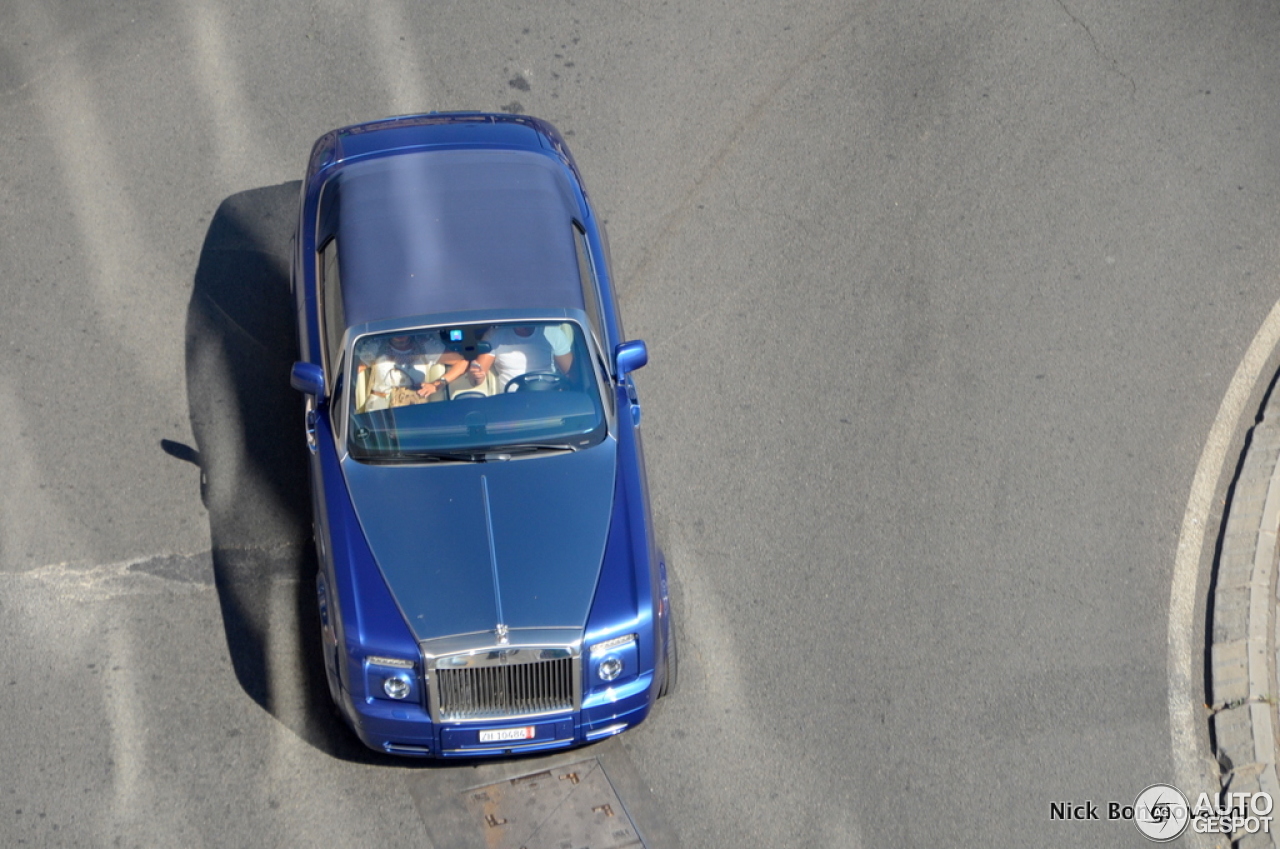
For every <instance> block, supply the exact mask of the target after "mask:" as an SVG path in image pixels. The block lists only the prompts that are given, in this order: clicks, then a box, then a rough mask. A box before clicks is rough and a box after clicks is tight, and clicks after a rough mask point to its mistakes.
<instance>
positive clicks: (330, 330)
mask: <svg viewBox="0 0 1280 849" xmlns="http://www.w3.org/2000/svg"><path fill="white" fill-rule="evenodd" d="M320 301H321V309H320V315H321V321H323V322H324V328H323V330H322V331H321V332H322V333H323V335H324V341H325V347H326V351H325V364H326V366H327V367H326V369H325V370H326V371H327V372H328V373H329V375H330V379H331V380H332V378H333V376H334V374H335V372H336V371H337V369H336V365H337V359H338V356H339V355H340V354H341V351H342V333H343V331H344V330H346V329H347V326H346V321H345V316H344V312H343V309H342V281H341V280H340V279H339V274H338V240H337V239H336V238H333V239H330V240H329V241H327V242H325V244H324V247H323V248H321V249H320ZM330 388H331V389H332V385H331V386H330Z"/></svg>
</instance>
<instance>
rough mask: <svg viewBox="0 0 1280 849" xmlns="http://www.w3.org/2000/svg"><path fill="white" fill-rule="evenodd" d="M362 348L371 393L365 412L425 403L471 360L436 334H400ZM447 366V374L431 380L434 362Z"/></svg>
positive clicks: (365, 343)
mask: <svg viewBox="0 0 1280 849" xmlns="http://www.w3.org/2000/svg"><path fill="white" fill-rule="evenodd" d="M362 345H363V347H362V349H361V350H360V352H359V356H360V359H361V360H362V362H361V363H360V365H359V367H358V371H359V372H366V371H367V372H368V378H367V379H368V387H369V397H368V400H367V401H366V402H365V404H364V407H363V408H362V410H361V411H362V412H367V411H370V410H385V409H386V408H388V407H400V406H404V405H405V404H421V403H423V402H424V401H426V400H428V399H429V398H430V397H431V395H432V394H434V393H435V392H437V391H439V390H440V389H441V388H442V387H443V386H444V385H445V384H446V383H448V382H449V381H450V380H453V379H455V378H458V377H461V376H462V373H463V372H464V371H466V369H467V361H466V360H464V359H463V358H462V357H461V356H460V355H459V354H457V353H454V352H453V351H447V350H445V347H444V343H443V342H442V341H440V339H439V338H437V337H436V336H434V335H431V334H420V335H416V336H411V335H409V334H407V333H406V334H398V335H395V336H392V337H390V338H386V337H383V338H382V339H375V340H368V341H366V342H364V343H362ZM436 363H440V364H441V365H442V366H446V369H445V373H444V375H443V376H441V377H439V378H437V379H435V380H428V379H427V376H428V373H429V371H430V369H431V367H432V366H433V365H435V364H436Z"/></svg>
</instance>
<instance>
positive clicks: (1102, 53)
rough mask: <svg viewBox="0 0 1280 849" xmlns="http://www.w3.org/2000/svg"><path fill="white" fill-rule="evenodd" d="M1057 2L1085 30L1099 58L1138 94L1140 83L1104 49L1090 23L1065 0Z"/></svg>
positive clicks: (1131, 90)
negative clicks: (1121, 68)
mask: <svg viewBox="0 0 1280 849" xmlns="http://www.w3.org/2000/svg"><path fill="white" fill-rule="evenodd" d="M1057 2H1058V5H1059V6H1060V7H1061V8H1062V11H1063V12H1065V13H1066V15H1067V17H1069V18H1070V19H1071V20H1072V22H1073V23H1075V25H1076V26H1078V27H1079V28H1080V29H1082V30H1084V34H1085V35H1087V36H1088V37H1089V43H1090V44H1091V45H1093V52H1094V53H1095V54H1097V56H1098V58H1099V59H1102V60H1103V61H1104V62H1106V63H1107V64H1108V65H1110V66H1111V72H1112V73H1114V74H1117V75H1118V76H1119V77H1120V78H1121V79H1123V80H1124V81H1125V82H1127V83H1128V84H1129V94H1130V96H1137V94H1138V84H1137V83H1136V82H1134V79H1133V77H1131V76H1130V75H1129V74H1126V73H1125V72H1124V71H1122V70H1120V63H1119V62H1118V61H1117V60H1115V59H1113V58H1112V57H1111V56H1109V55H1107V51H1105V50H1103V49H1102V45H1101V44H1100V43H1099V42H1098V37H1097V36H1096V35H1094V34H1093V30H1091V29H1089V25H1088V24H1086V23H1085V22H1084V20H1083V19H1082V18H1081V17H1080V16H1079V15H1077V14H1076V13H1075V12H1073V11H1071V8H1070V7H1069V6H1067V4H1066V3H1065V2H1064V0H1057Z"/></svg>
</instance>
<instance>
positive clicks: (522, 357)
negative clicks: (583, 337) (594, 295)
mask: <svg viewBox="0 0 1280 849" xmlns="http://www.w3.org/2000/svg"><path fill="white" fill-rule="evenodd" d="M484 338H485V341H486V342H488V343H489V344H490V345H492V346H493V351H492V353H493V356H494V361H493V373H494V376H495V377H496V378H497V379H498V391H499V392H501V391H503V390H505V389H506V388H507V382H508V381H510V380H511V379H512V378H513V377H516V376H517V375H521V374H525V373H527V372H531V371H543V372H554V371H555V370H556V361H555V358H556V357H562V356H564V355H565V354H568V353H569V352H570V351H572V350H573V339H572V338H571V337H570V335H569V334H568V333H565V332H564V329H563V328H562V327H560V326H559V325H555V324H548V325H544V326H542V327H539V326H537V325H535V326H534V328H533V334H532V335H530V336H521V335H520V334H518V333H516V329H515V327H514V326H511V325H503V326H502V327H495V328H494V329H493V330H490V331H489V333H488V334H487V335H486V336H485V337H484Z"/></svg>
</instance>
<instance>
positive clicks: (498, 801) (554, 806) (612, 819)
mask: <svg viewBox="0 0 1280 849" xmlns="http://www.w3.org/2000/svg"><path fill="white" fill-rule="evenodd" d="M463 798H464V799H465V800H466V805H467V811H468V813H470V814H471V815H472V816H473V817H475V818H476V821H477V822H478V824H479V826H480V829H481V833H482V834H483V835H484V838H485V843H486V845H487V846H488V847H489V849H631V848H632V847H638V849H644V843H643V842H642V841H641V840H640V835H639V834H637V833H636V828H635V826H634V825H633V824H632V822H631V817H630V815H628V814H627V811H626V809H625V808H623V807H622V802H621V801H619V800H618V794H617V793H616V792H614V789H613V785H612V784H611V783H610V782H609V777H608V776H607V775H605V774H604V770H603V769H601V768H600V762H599V761H596V760H586V761H580V762H578V763H573V764H569V765H567V766H562V767H557V768H555V769H549V770H544V771H543V772H535V773H533V774H532V775H522V776H520V777H519V778H512V779H509V780H507V781H500V782H498V783H497V784H486V785H485V786H483V787H475V788H472V789H471V790H467V791H465V792H464V793H463Z"/></svg>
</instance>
